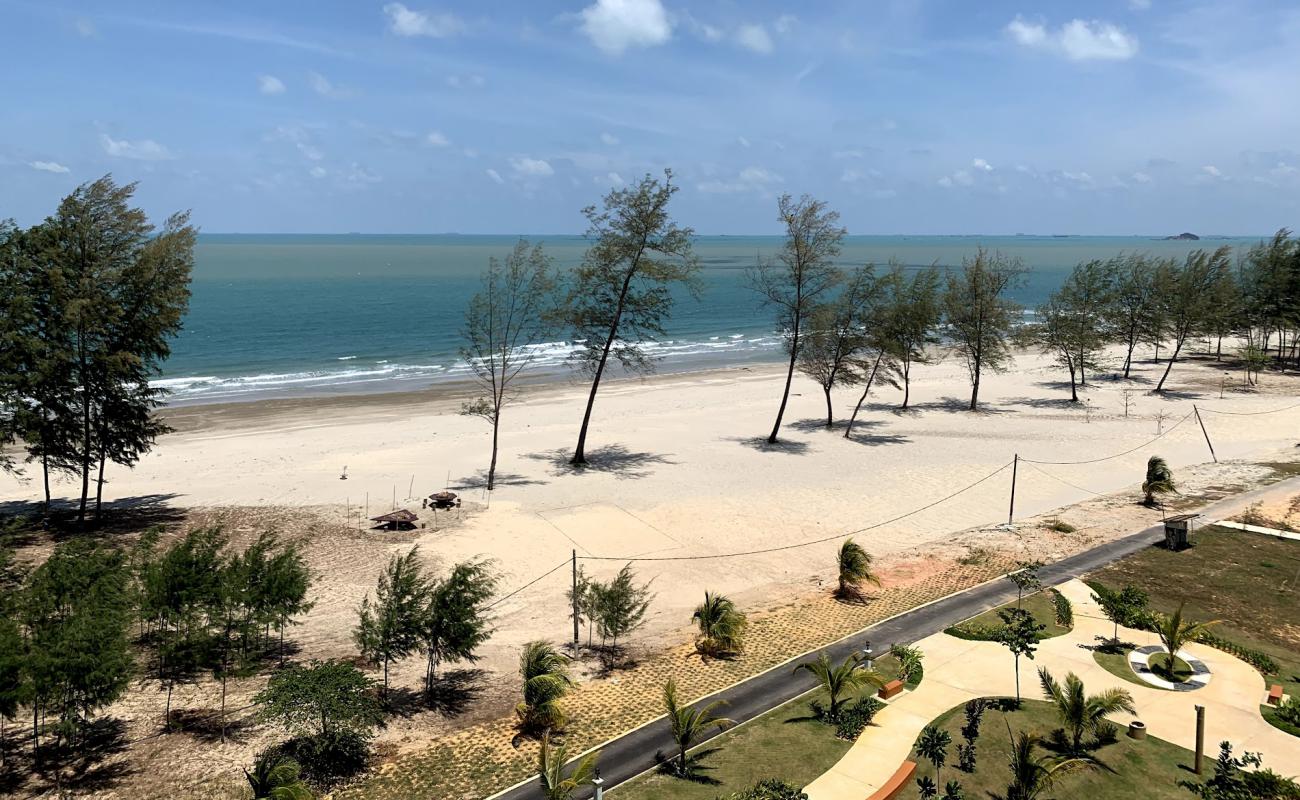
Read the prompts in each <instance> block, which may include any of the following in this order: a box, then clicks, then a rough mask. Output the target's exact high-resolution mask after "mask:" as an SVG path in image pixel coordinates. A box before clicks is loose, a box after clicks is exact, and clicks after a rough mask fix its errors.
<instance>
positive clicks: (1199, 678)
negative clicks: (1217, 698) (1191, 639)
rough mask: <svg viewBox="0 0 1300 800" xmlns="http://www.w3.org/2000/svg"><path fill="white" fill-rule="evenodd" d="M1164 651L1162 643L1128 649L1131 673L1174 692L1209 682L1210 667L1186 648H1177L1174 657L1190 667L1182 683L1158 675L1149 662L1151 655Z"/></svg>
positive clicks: (1143, 680) (1191, 688)
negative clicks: (1190, 670)
mask: <svg viewBox="0 0 1300 800" xmlns="http://www.w3.org/2000/svg"><path fill="white" fill-rule="evenodd" d="M1165 652H1168V651H1167V650H1166V649H1165V646H1164V645H1162V644H1149V645H1147V646H1146V647H1138V648H1135V649H1133V650H1130V651H1129V654H1128V665H1129V667H1130V668H1131V669H1132V670H1133V674H1134V675H1136V676H1137V677H1138V680H1140V681H1142V682H1143V683H1149V684H1151V685H1152V686H1155V687H1157V688H1160V689H1169V690H1171V691H1175V692H1194V691H1196V690H1197V689H1200V688H1202V687H1204V686H1205V685H1206V684H1208V683H1209V682H1210V675H1211V673H1210V668H1209V667H1207V666H1206V665H1205V662H1204V661H1202V660H1200V659H1199V658H1197V657H1196V656H1194V655H1192V654H1191V653H1188V652H1187V651H1186V650H1179V651H1178V653H1177V654H1176V657H1177V658H1181V659H1182V660H1183V661H1185V662H1187V666H1189V667H1191V668H1192V677H1190V678H1188V679H1187V680H1186V681H1184V682H1182V683H1174V682H1172V681H1167V680H1165V679H1164V678H1161V677H1159V676H1158V675H1156V674H1155V673H1154V672H1152V671H1151V666H1150V664H1149V662H1150V660H1151V656H1153V655H1155V654H1156V653H1165Z"/></svg>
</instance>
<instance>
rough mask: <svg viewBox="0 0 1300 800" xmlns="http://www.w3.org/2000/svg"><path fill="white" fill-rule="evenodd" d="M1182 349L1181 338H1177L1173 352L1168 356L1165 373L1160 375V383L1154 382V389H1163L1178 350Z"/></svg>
mask: <svg viewBox="0 0 1300 800" xmlns="http://www.w3.org/2000/svg"><path fill="white" fill-rule="evenodd" d="M1182 349H1183V340H1182V339H1178V340H1176V342H1175V344H1174V352H1173V354H1172V355H1171V356H1169V363H1168V364H1167V365H1166V366H1165V374H1164V375H1161V376H1160V383H1157V384H1156V388H1155V390H1154V391H1156V392H1163V391H1164V390H1165V381H1166V380H1168V379H1169V372H1170V370H1172V369H1173V368H1174V362H1175V361H1177V360H1178V351H1179V350H1182Z"/></svg>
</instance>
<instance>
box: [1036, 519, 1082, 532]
mask: <svg viewBox="0 0 1300 800" xmlns="http://www.w3.org/2000/svg"><path fill="white" fill-rule="evenodd" d="M1043 527H1044V528H1047V529H1048V530H1049V531H1056V532H1057V533H1074V532H1075V531H1077V530H1079V529H1078V528H1076V527H1074V526H1073V525H1071V524H1070V523H1068V522H1064V521H1062V520H1059V519H1056V518H1052V519H1049V520H1047V522H1045V523H1044V524H1043Z"/></svg>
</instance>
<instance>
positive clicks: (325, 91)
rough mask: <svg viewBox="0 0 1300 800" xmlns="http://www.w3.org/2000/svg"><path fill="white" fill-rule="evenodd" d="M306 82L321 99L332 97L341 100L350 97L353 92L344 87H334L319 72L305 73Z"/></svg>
mask: <svg viewBox="0 0 1300 800" xmlns="http://www.w3.org/2000/svg"><path fill="white" fill-rule="evenodd" d="M307 82H308V83H309V84H311V90H312V91H313V92H315V93H316V94H318V95H320V96H321V97H334V98H338V99H343V98H345V97H351V96H352V94H353V92H352V90H351V89H349V88H348V87H346V86H335V85H334V84H333V83H332V82H331V81H330V79H329V78H326V77H325V76H324V75H322V74H320V73H319V72H309V73H307Z"/></svg>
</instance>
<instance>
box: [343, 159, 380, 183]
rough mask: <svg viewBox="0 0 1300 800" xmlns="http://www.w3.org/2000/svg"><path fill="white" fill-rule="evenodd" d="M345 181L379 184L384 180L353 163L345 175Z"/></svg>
mask: <svg viewBox="0 0 1300 800" xmlns="http://www.w3.org/2000/svg"><path fill="white" fill-rule="evenodd" d="M343 179H344V180H346V181H348V182H349V183H379V182H380V181H381V180H383V178H381V177H380V176H378V175H376V174H375V173H373V172H371V171H370V170H368V169H366V168H365V167H363V166H361V165H360V164H358V163H356V162H353V163H352V165H351V166H349V167H348V171H347V172H346V173H345V174H344V175H343Z"/></svg>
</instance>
